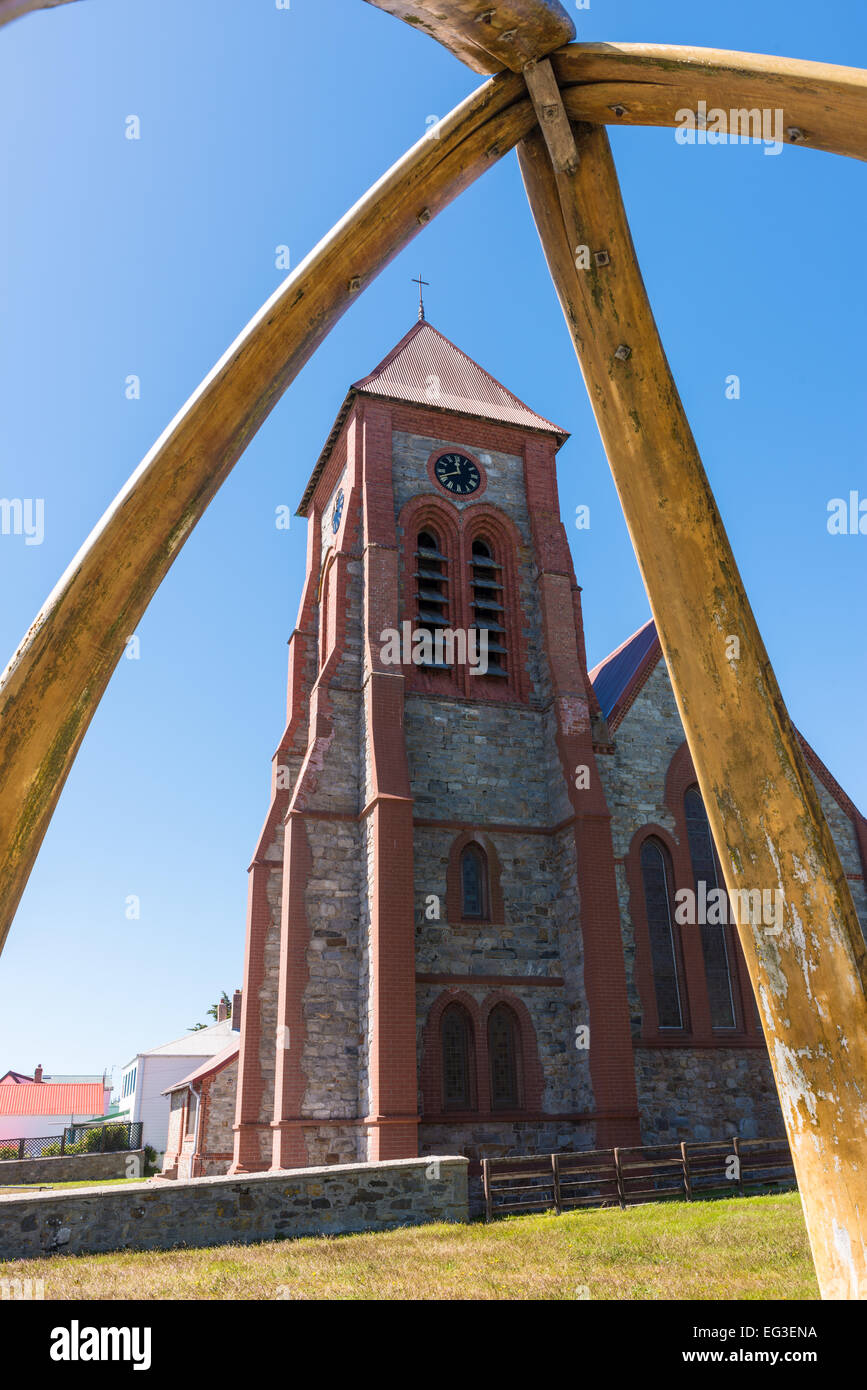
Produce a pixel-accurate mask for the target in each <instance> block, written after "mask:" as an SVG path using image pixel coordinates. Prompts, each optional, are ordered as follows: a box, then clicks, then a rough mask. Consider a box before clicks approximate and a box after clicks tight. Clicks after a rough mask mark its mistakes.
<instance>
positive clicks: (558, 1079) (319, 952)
mask: <svg viewBox="0 0 867 1390" xmlns="http://www.w3.org/2000/svg"><path fill="white" fill-rule="evenodd" d="M567 437H568V436H567V433H566V431H565V430H563V429H561V428H560V427H559V426H558V425H555V424H553V423H552V422H551V421H550V420H547V419H545V418H543V417H542V416H540V415H538V414H536V412H535V411H533V410H532V409H531V408H530V407H529V406H527V405H525V404H524V403H523V402H522V401H521V400H519V399H518V397H516V396H514V395H513V394H512V393H511V392H510V391H508V390H507V389H506V388H505V387H504V386H502V385H501V384H500V383H499V382H497V381H496V380H494V378H493V377H492V376H490V375H489V374H488V373H487V372H486V371H484V370H483V368H482V367H481V366H479V365H478V364H477V363H476V362H474V361H473V360H472V359H471V358H469V357H467V356H466V355H465V354H464V353H463V352H461V351H460V349H459V348H457V347H456V346H455V345H454V344H453V343H451V342H450V341H449V340H448V339H447V338H445V337H444V336H443V335H442V334H441V333H439V332H437V330H436V329H435V328H433V326H432V325H431V324H430V323H428V322H427V321H426V320H425V318H424V315H423V311H421V313H420V318H419V321H418V323H416V324H415V325H414V326H413V327H412V329H411V330H410V331H409V332H408V333H407V334H406V336H405V337H404V338H403V339H402V340H401V341H400V342H399V343H398V344H397V346H396V347H395V348H394V349H393V351H392V352H390V353H389V354H388V356H387V357H386V358H385V360H384V361H383V362H381V363H380V365H379V366H378V367H377V368H376V369H375V370H374V371H373V372H371V373H370V374H369V375H368V376H366V377H364V378H362V379H361V380H359V381H357V382H356V383H355V384H354V385H353V386H352V387H351V388H350V390H349V392H348V394H347V396H346V399H345V401H344V402H343V405H342V407H341V410H340V412H339V414H338V416H337V419H336V420H335V422H334V426H333V428H332V431H331V433H330V435H329V437H328V439H327V441H326V443H325V447H324V449H323V450H322V453H321V455H320V457H319V460H318V462H317V463H316V466H315V468H314V470H313V472H312V475H311V477H310V480H309V482H308V484H307V487H306V489H305V491H304V495H303V498H302V499H301V503H300V507H299V512H298V514H299V515H300V516H303V517H305V518H306V519H307V521H308V549H307V568H306V577H305V582H304V589H303V593H302V595H301V601H300V607H299V611H298V619H297V624H296V627H295V630H294V632H293V633H292V635H291V638H290V642H289V681H288V707H287V723H286V728H285V731H284V732H283V735H282V737H281V739H280V742H279V746H278V747H277V750H276V752H275V754H274V758H273V765H272V776H271V797H270V804H269V806H268V811H267V815H266V818H265V823H264V827H263V829H262V832H261V835H260V837H259V841H258V845H257V847H256V851H255V855H254V857H253V861H252V864H251V867H250V871H249V903H248V916H247V938H246V954H245V963H244V984H243V994H242V999H243V1004H242V1016H241V1029H240V1034H239V1036H238V1038H237V1039H236V1040H235V1041H234V1042H233V1044H232V1045H231V1046H230V1047H229V1048H227V1049H226V1051H225V1053H224V1054H221V1055H219V1056H218V1057H215V1058H213V1059H212V1060H211V1062H210V1063H209V1064H208V1065H207V1066H206V1067H205V1068H202V1069H199V1071H198V1072H197V1073H194V1074H193V1076H192V1077H190V1078H188V1079H187V1082H186V1083H182V1084H180V1085H179V1086H178V1087H177V1088H175V1089H174V1090H173V1092H172V1098H171V1104H172V1110H173V1126H172V1130H171V1133H172V1134H174V1135H175V1139H174V1140H173V1141H172V1143H173V1145H174V1149H175V1151H176V1152H173V1153H171V1154H169V1153H167V1155H166V1168H167V1170H171V1169H172V1167H173V1165H174V1171H180V1174H181V1175H182V1176H184V1175H190V1176H199V1175H207V1174H215V1173H225V1172H227V1171H228V1172H231V1173H247V1172H254V1171H258V1170H263V1169H268V1168H272V1167H273V1168H295V1167H303V1166H307V1165H317V1164H331V1163H351V1162H359V1161H366V1160H377V1159H398V1158H409V1157H414V1156H417V1155H424V1154H427V1153H431V1154H436V1153H439V1154H464V1155H466V1156H467V1157H468V1158H470V1160H474V1161H478V1160H479V1159H481V1158H484V1157H498V1156H503V1155H512V1154H534V1153H554V1152H566V1151H569V1150H575V1149H594V1148H608V1147H611V1146H613V1145H635V1144H655V1143H668V1142H671V1141H677V1142H680V1141H681V1140H700V1139H722V1138H728V1137H729V1136H731V1135H739V1136H741V1137H744V1138H750V1137H762V1138H773V1137H777V1136H780V1135H782V1134H783V1133H784V1126H783V1121H782V1116H781V1114H780V1109H779V1105H778V1101H777V1097H776V1092H775V1088H774V1082H773V1077H772V1074H771V1069H770V1065H769V1062H768V1057H767V1050H766V1047H765V1042H764V1038H763V1035H762V1030H761V1026H760V1024H759V1018H758V1012H757V1009H756V1006H755V1002H754V998H753V993H752V989H751V985H750V981H749V978H748V975H747V970H746V966H745V962H744V959H743V955H742V951H741V948H740V944H739V941H738V936H737V929H736V927H735V926H734V924H733V921H731V920H726V914H725V913H723V914H722V920H719V918H720V914H719V913H716V914H714V913H712V912H706V913H695V912H694V911H693V912H692V914H691V915H690V912H689V910H687V911H684V908H683V905H684V904H686V905H687V909H688V907H689V903H690V902H692V904H693V906H694V905H695V904H696V903H701V904H704V903H706V902H707V901H709V900H710V899H711V898H712V897H713V896H714V895H715V894H716V893H717V890H718V889H721V888H722V887H723V878H722V872H721V868H720V863H719V858H718V856H717V853H716V850H715V847H714V844H713V839H712V836H711V833H710V829H709V825H708V821H707V816H706V814H705V809H704V806H703V803H702V798H701V795H700V792H699V789H698V785H697V780H696V776H695V771H694V769H693V766H692V761H691V758H690V754H689V750H688V748H687V745H686V742H685V738H684V733H683V729H682V726H681V723H680V719H679V716H678V712H677V708H676V705H675V701H674V697H673V693H672V689H671V685H670V682H669V678H668V674H667V671H666V666H665V662H664V659H663V657H662V652H661V649H660V644H659V641H658V638H657V635H656V631H655V628H654V625H653V623H652V622H648V623H646V624H645V625H644V626H643V627H641V628H640V629H639V630H638V631H637V632H636V633H634V634H633V635H632V636H631V637H630V638H628V640H626V641H625V642H624V643H623V644H622V646H620V647H619V648H618V649H617V650H616V651H614V652H612V653H611V655H610V656H608V657H607V658H606V659H605V660H604V661H602V662H601V663H600V664H599V665H598V666H596V667H595V668H594V669H592V670H588V667H587V659H586V654H585V642H584V632H583V622H582V612H581V588H580V586H579V584H578V583H577V580H576V576H575V572H574V567H573V563H572V557H571V554H570V550H569V545H568V541H567V536H566V531H565V528H564V525H563V522H562V520H561V517H560V511H559V503H558V494H557V477H556V463H557V454H558V451H559V449H560V448H561V447H562V445H563V444H564V442H565V440H566V439H567ZM394 634H403V635H405V636H407V637H411V638H412V639H413V640H412V642H411V643H408V642H406V641H403V642H402V643H401V644H399V649H398V648H397V647H396V645H395V642H394V641H393V640H392V638H393V636H394ZM437 634H440V635H443V634H445V635H447V636H448V637H449V638H450V639H451V638H454V637H455V636H456V635H457V636H458V637H460V638H462V639H463V641H462V642H461V641H450V643H444V642H443V641H437V642H434V641H433V640H432V639H434V638H436V636H437ZM418 639H420V640H418ZM471 658H474V659H471ZM802 746H803V748H804V752H805V755H806V758H807V761H808V764H809V766H810V769H811V772H812V775H813V778H814V781H815V784H816V788H817V791H818V795H819V798H820V801H821V803H822V807H823V810H824V813H825V815H826V817H827V819H828V822H829V825H830V827H831V830H832V833H833V835H834V838H835V841H836V844H837V848H838V850H839V854H840V858H841V861H842V865H843V869H844V872H845V874H846V877H847V880H848V882H849V885H850V888H851V890H852V893H853V897H854V900H855V905H856V908H857V910H858V913H859V916H860V918H861V922H862V927H863V926H864V925H865V924H867V893H865V884H864V874H865V866H867V822H865V819H864V817H863V816H862V815H861V814H860V813H859V812H858V810H857V809H856V807H855V806H854V805H853V804H852V802H851V801H850V799H849V798H848V797H847V796H846V794H845V792H844V791H843V790H842V788H841V787H840V786H839V785H838V783H837V782H836V781H835V780H834V778H833V777H832V775H831V774H830V773H829V771H828V770H827V768H825V766H824V765H823V764H822V762H821V761H820V760H819V758H818V757H817V756H816V754H815V753H814V752H813V750H812V749H811V748H810V747H809V745H807V744H806V742H805V741H804V740H803V739H802ZM718 896H722V895H718ZM765 906H766V907H768V909H769V911H771V914H772V910H773V907H774V904H773V902H771V903H770V904H768V903H767V902H766V904H765ZM764 920H765V921H766V923H767V924H768V926H769V928H770V929H773V925H772V920H773V918H772V915H771V917H769V918H765V919H764ZM181 1150H183V1154H182V1162H181V1166H180V1169H178V1166H177V1165H178V1156H179V1154H181Z"/></svg>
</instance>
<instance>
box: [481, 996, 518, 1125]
mask: <svg viewBox="0 0 867 1390" xmlns="http://www.w3.org/2000/svg"><path fill="white" fill-rule="evenodd" d="M519 1040H520V1033H519V1030H518V1020H517V1019H516V1018H515V1015H514V1013H513V1012H512V1010H511V1009H510V1008H509V1006H508V1004H497V1005H496V1007H495V1008H493V1009H492V1010H491V1012H490V1015H489V1016H488V1065H489V1067H490V1073H491V1109H492V1110H518V1109H520V1105H521V1097H520V1089H519V1085H518V1046H519Z"/></svg>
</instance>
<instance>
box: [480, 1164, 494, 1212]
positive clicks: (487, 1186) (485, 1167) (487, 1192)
mask: <svg viewBox="0 0 867 1390" xmlns="http://www.w3.org/2000/svg"><path fill="white" fill-rule="evenodd" d="M482 1179H483V1181H484V1184H485V1220H486V1221H490V1220H491V1217H492V1215H493V1209H492V1202H491V1175H490V1172H489V1170H488V1160H487V1159H486V1158H483V1159H482Z"/></svg>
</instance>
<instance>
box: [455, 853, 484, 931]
mask: <svg viewBox="0 0 867 1390" xmlns="http://www.w3.org/2000/svg"><path fill="white" fill-rule="evenodd" d="M489 903H490V892H489V887H488V860H487V855H486V854H485V852H484V850H482V849H480V848H479V846H478V845H467V846H466V847H465V848H464V849H463V850H462V851H461V917H462V918H466V919H473V918H477V919H478V920H479V921H485V920H487V918H488V917H489V916H490V912H489Z"/></svg>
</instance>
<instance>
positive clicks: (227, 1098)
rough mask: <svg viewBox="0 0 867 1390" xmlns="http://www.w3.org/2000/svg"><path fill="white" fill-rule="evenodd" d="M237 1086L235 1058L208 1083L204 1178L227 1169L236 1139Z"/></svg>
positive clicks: (203, 1159)
mask: <svg viewBox="0 0 867 1390" xmlns="http://www.w3.org/2000/svg"><path fill="white" fill-rule="evenodd" d="M237 1089H238V1061H237V1058H236V1059H235V1060H234V1061H232V1062H229V1063H228V1065H227V1066H225V1067H223V1068H222V1070H221V1071H218V1072H216V1073H215V1075H214V1076H212V1077H210V1079H209V1080H208V1082H207V1098H206V1102H205V1103H206V1106H207V1111H206V1114H207V1120H206V1122H205V1125H204V1135H205V1145H206V1147H205V1150H204V1152H203V1153H202V1158H201V1165H202V1173H201V1176H203V1177H208V1178H212V1177H218V1176H219V1175H220V1174H222V1173H226V1172H228V1169H229V1164H230V1162H231V1160H232V1150H233V1145H234V1138H235V1136H234V1129H233V1126H234V1124H235V1098H236V1094H237Z"/></svg>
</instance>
